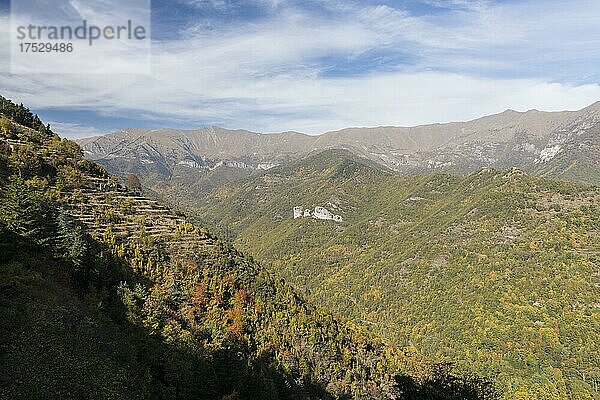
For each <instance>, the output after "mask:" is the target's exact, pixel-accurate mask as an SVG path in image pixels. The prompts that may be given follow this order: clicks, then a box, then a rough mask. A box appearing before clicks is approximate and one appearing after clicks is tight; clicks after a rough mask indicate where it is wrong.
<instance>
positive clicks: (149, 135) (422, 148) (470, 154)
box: [80, 102, 600, 184]
mask: <svg viewBox="0 0 600 400" xmlns="http://www.w3.org/2000/svg"><path fill="white" fill-rule="evenodd" d="M599 133H600V102H597V103H595V104H592V105H591V106H589V107H586V108H584V109H582V110H579V111H565V112H542V111H537V110H530V111H527V112H516V111H512V110H508V111H505V112H503V113H501V114H496V115H491V116H487V117H483V118H479V119H476V120H473V121H468V122H454V123H446V124H432V125H423V126H417V127H409V128H405V127H377V128H348V129H343V130H340V131H335V132H327V133H324V134H322V135H319V136H309V135H305V134H302V133H297V132H285V133H276V134H259V133H254V132H249V131H244V130H235V131H232V130H226V129H223V128H218V127H209V128H203V129H198V130H189V131H186V130H175V129H160V130H142V129H124V130H122V131H119V132H116V133H113V134H110V135H107V136H103V137H95V138H89V139H84V140H81V141H80V144H81V145H82V147H83V149H84V152H85V155H86V157H87V158H88V159H91V160H96V161H99V162H100V163H102V164H103V165H105V166H106V167H107V168H108V169H109V170H110V171H111V172H113V173H117V174H121V175H122V174H124V173H136V174H138V175H140V176H141V177H142V178H147V179H146V181H147V182H149V181H153V182H159V183H167V184H169V183H170V182H171V181H172V180H173V178H174V177H175V180H177V179H176V178H177V176H178V175H181V174H183V175H185V176H194V180H197V179H198V178H199V177H201V176H205V175H206V174H207V173H210V172H211V171H214V170H215V169H219V168H220V167H226V168H227V167H229V168H233V169H235V170H236V171H237V172H239V173H240V174H241V175H243V174H244V173H248V172H251V171H253V170H261V169H269V168H271V167H273V166H276V165H282V164H286V163H288V162H290V161H293V160H296V159H299V158H302V157H304V156H306V155H308V154H311V153H314V152H319V151H322V150H325V149H346V150H349V151H351V152H353V153H355V154H357V155H360V156H362V157H365V158H368V159H371V160H373V161H376V162H378V163H380V164H382V165H384V166H386V167H388V168H390V169H391V170H393V171H395V172H397V173H400V174H408V175H416V174H420V173H425V172H427V173H430V172H448V173H468V172H472V171H475V170H477V169H480V168H483V167H493V168H508V167H519V168H523V169H525V170H527V171H529V172H532V173H535V174H538V175H542V176H547V177H555V178H562V179H566V180H575V181H582V182H586V183H597V182H598V172H597V171H598V170H600V168H599V167H600V164H599V162H600V161H599V160H600V156H599V150H598V149H599V140H598V138H599V137H600V136H599ZM565 169H568V170H567V171H565ZM595 171H596V172H595Z"/></svg>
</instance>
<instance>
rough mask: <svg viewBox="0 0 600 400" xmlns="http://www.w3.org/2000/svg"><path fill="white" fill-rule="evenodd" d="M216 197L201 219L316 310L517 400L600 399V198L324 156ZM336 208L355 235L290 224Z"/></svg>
mask: <svg viewBox="0 0 600 400" xmlns="http://www.w3.org/2000/svg"><path fill="white" fill-rule="evenodd" d="M211 196H212V197H210V198H209V203H211V204H212V206H209V207H202V208H200V209H198V210H196V211H197V213H198V214H199V216H200V218H202V219H203V220H204V221H206V222H207V223H208V225H209V226H215V227H221V228H222V229H225V227H228V228H227V229H230V230H231V231H232V233H233V235H234V236H235V237H236V243H237V244H238V245H239V246H241V247H242V248H245V249H248V250H249V251H252V252H253V253H254V254H256V255H257V256H258V257H259V258H260V259H261V260H264V261H268V262H270V263H272V265H273V270H274V271H277V273H278V274H279V275H280V276H282V277H285V278H286V279H288V280H289V281H290V282H291V283H293V284H294V285H295V286H296V287H298V288H300V289H302V290H303V291H304V293H306V294H307V295H309V296H310V298H312V299H313V300H314V301H315V302H317V303H319V304H322V305H325V306H326V307H329V308H330V309H332V310H334V311H336V312H341V313H343V314H345V315H348V316H350V317H352V318H354V319H356V320H359V321H362V322H363V323H364V324H365V325H367V326H370V327H371V328H372V329H374V330H375V331H377V332H378V333H380V334H382V335H384V336H386V337H388V338H390V339H392V340H394V341H395V342H396V343H397V344H401V345H414V346H416V347H417V348H418V349H419V350H420V351H423V352H424V353H425V354H427V355H429V356H431V357H433V358H434V359H436V360H450V359H452V360H460V361H459V363H460V365H461V366H462V367H464V368H467V367H471V366H472V367H474V368H475V370H476V371H477V372H478V373H480V374H484V375H486V376H490V377H494V378H495V379H496V381H497V382H498V383H499V384H500V385H501V386H502V388H503V389H504V390H506V392H507V395H508V396H511V395H514V396H518V395H523V396H527V395H531V396H538V398H548V399H550V398H566V397H578V398H597V397H598V396H599V395H598V392H597V391H596V390H598V386H597V385H598V381H599V379H600V370H599V369H598V366H599V365H600V359H599V357H598V354H600V349H599V348H598V345H597V344H596V343H598V342H600V310H599V309H598V300H597V299H598V296H599V295H600V293H599V292H600V289H599V287H598V283H600V277H599V276H598V265H599V258H598V249H599V248H600V239H599V238H600V235H599V234H598V230H599V229H600V227H599V219H600V210H599V207H598V203H599V200H600V193H599V191H598V189H595V188H589V187H583V186H578V185H575V184H569V183H558V182H552V181H546V180H542V179H539V178H533V177H529V176H524V175H522V174H521V173H519V171H509V172H497V171H482V172H480V173H476V174H472V175H470V176H467V177H452V176H443V175H436V176H420V177H415V178H401V177H394V176H390V175H387V174H386V173H384V172H382V171H378V170H377V169H375V168H373V167H372V166H368V165H364V164H362V163H361V162H359V161H357V160H356V159H355V158H353V157H351V156H348V155H347V154H344V153H340V152H325V153H322V154H320V155H317V156H315V157H311V158H309V159H306V160H304V161H302V162H300V163H298V164H297V165H294V166H289V167H286V168H282V169H277V170H272V171H270V172H268V173H266V174H263V175H260V176H258V177H255V178H254V179H253V180H252V181H250V182H248V183H247V184H246V185H243V186H241V187H240V186H236V187H223V188H221V189H219V190H218V191H215V192H213V193H212V194H211ZM327 203H330V204H329V208H330V209H333V208H334V207H333V206H331V204H334V205H335V206H337V207H339V209H340V211H339V212H340V213H341V215H343V217H344V218H345V221H344V222H343V223H342V224H334V223H332V222H323V221H315V220H310V219H299V220H293V219H292V218H291V210H292V207H293V206H295V205H303V206H305V207H313V206H315V205H323V206H328V204H327ZM584 377H585V379H584ZM595 385H596V386H595Z"/></svg>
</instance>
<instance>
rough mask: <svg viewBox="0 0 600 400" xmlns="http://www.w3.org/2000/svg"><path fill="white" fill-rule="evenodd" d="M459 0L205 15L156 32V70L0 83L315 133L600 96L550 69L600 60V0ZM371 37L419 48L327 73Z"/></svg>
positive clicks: (92, 104) (42, 102)
mask: <svg viewBox="0 0 600 400" xmlns="http://www.w3.org/2000/svg"><path fill="white" fill-rule="evenodd" d="M454 3H456V4H457V5H459V6H460V7H458V11H456V12H454V11H453V12H451V13H450V14H445V15H444V16H422V17H415V16H413V15H411V14H409V13H408V12H406V11H402V10H396V9H393V8H390V7H387V6H377V7H360V6H357V5H356V4H354V5H353V4H352V3H348V2H346V3H344V4H343V5H340V4H339V3H335V2H333V3H332V7H333V6H337V7H338V8H339V10H340V11H339V14H338V16H337V17H336V18H333V19H331V18H328V19H325V18H319V17H316V16H314V15H310V14H309V13H306V12H302V11H299V10H298V9H296V8H283V10H282V11H281V12H279V13H277V14H276V16H275V17H272V18H269V19H267V20H265V21H262V22H253V23H250V22H248V23H245V24H240V25H236V26H228V27H225V28H223V29H220V30H216V31H215V30H212V31H207V30H204V29H202V27H198V28H197V29H191V30H189V31H188V34H187V36H186V37H185V39H181V40H178V41H175V42H173V41H170V42H157V43H155V44H154V45H153V72H152V75H151V76H149V77H144V76H135V75H112V76H102V75H90V76H78V75H73V76H69V77H64V76H58V75H47V76H35V75H30V76H8V75H0V82H1V83H2V87H3V88H4V89H3V90H4V91H5V94H6V95H7V96H9V97H15V98H17V99H18V100H19V101H23V102H25V103H27V104H29V105H30V106H32V107H34V108H43V107H49V106H51V107H75V108H79V109H81V108H84V109H85V108H89V109H94V110H98V111H100V112H102V113H106V114H121V115H127V114H128V113H129V112H135V113H136V114H147V115H148V116H149V118H160V116H165V118H174V119H180V120H185V121H189V122H190V125H192V124H194V123H195V121H203V122H206V123H217V124H221V125H225V126H227V127H231V128H247V129H253V130H258V131H280V130H292V129H293V130H299V131H305V132H308V133H320V132H323V131H325V130H330V129H337V128H342V127H346V126H350V125H361V126H367V125H414V124H421V123H430V122H441V121H450V120H464V119H468V118H474V117H478V116H481V115H484V114H488V113H493V112H498V111H502V110H504V109H506V108H513V109H520V110H526V109H530V108H537V109H543V110H560V109H577V108H581V107H584V106H586V105H588V104H590V103H592V102H594V101H597V100H599V99H600V86H599V85H598V84H597V83H598V82H592V83H587V84H578V83H577V81H578V80H577V79H562V78H564V76H562V75H561V76H558V77H555V74H556V73H557V72H556V71H555V70H553V68H555V67H553V65H554V64H555V63H556V62H557V61H562V62H565V63H569V60H577V62H573V63H572V67H573V68H575V69H577V68H580V69H581V70H582V71H585V70H589V71H595V69H594V68H596V67H595V66H594V65H592V66H586V65H585V63H586V61H585V60H600V54H599V50H598V47H597V43H598V42H600V29H599V28H598V25H597V22H596V21H595V19H594V17H593V15H594V14H595V15H600V3H592V2H583V1H579V2H578V1H574V2H573V4H572V5H571V6H570V7H569V8H568V9H564V4H563V5H560V4H559V2H556V1H548V2H547V3H546V2H544V4H543V6H541V5H540V3H539V2H522V3H518V4H517V3H511V4H510V5H493V4H491V3H488V2H481V1H478V2H471V1H466V0H464V1H462V0H456V1H454ZM459 3H461V4H459ZM467 3H468V4H467ZM536 4H537V5H536ZM596 4H597V5H596ZM561 9H564V10H562V11H561ZM533 10H535V11H537V13H532V11H533ZM571 30H572V31H573V32H574V33H572V32H571ZM584 32H586V34H585V35H584ZM373 49H384V50H385V51H390V52H407V53H409V54H410V55H411V56H412V58H413V60H412V61H411V64H407V65H399V66H398V68H396V69H395V70H387V72H372V73H365V74H355V75H353V76H349V77H342V78H333V77H327V76H324V75H323V74H322V68H323V64H322V62H321V61H320V58H321V57H337V56H339V57H340V59H343V58H344V57H349V58H352V57H357V56H360V55H361V54H363V53H365V52H368V51H370V50H373ZM537 68H539V70H538V69H537ZM498 70H500V71H505V73H504V74H496V71H498ZM486 71H487V72H490V71H491V72H490V73H489V74H486ZM506 71H507V72H506ZM508 72H510V73H508ZM576 72H578V70H576ZM559 73H562V72H561V71H559ZM590 73H591V74H593V72H590ZM559 78H560V80H559ZM571 78H572V76H571ZM157 125H162V126H164V125H165V124H160V121H157Z"/></svg>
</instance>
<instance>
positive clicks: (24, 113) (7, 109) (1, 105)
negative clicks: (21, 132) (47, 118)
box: [0, 96, 54, 137]
mask: <svg viewBox="0 0 600 400" xmlns="http://www.w3.org/2000/svg"><path fill="white" fill-rule="evenodd" d="M0 115H4V116H5V117H6V118H7V119H9V120H12V121H14V122H16V123H18V124H20V125H23V126H26V127H28V128H31V129H33V130H35V131H37V132H39V133H40V134H42V135H43V136H47V137H51V136H53V135H54V133H53V132H52V130H51V129H50V125H44V123H43V122H42V121H41V120H40V118H39V117H38V116H37V115H36V114H33V113H32V112H31V111H30V110H29V108H27V107H25V106H23V104H19V105H17V104H15V103H13V102H12V101H10V100H8V99H6V98H4V97H2V96H0ZM5 126H6V125H4V124H2V125H0V128H2V132H3V133H4V127H5ZM8 130H9V129H7V131H8Z"/></svg>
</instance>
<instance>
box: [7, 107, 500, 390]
mask: <svg viewBox="0 0 600 400" xmlns="http://www.w3.org/2000/svg"><path fill="white" fill-rule="evenodd" d="M2 101H3V105H2V114H3V117H2V131H1V132H0V139H1V140H0V322H1V323H0V398H6V399H48V398H56V399H86V398H90V399H91V398H107V399H120V398H123V399H125V398H127V399H136V398H140V399H344V398H347V399H352V398H355V399H493V398H496V397H497V393H496V391H495V389H494V388H493V386H492V385H491V384H490V383H488V382H487V381H485V380H483V379H481V378H479V377H477V376H475V375H473V374H471V373H463V372H461V373H459V372H457V371H456V369H455V368H454V367H453V366H452V365H450V364H448V363H439V364H432V363H430V362H428V361H427V360H426V359H425V358H424V357H423V356H422V355H420V354H419V352H417V351H416V350H415V349H414V347H411V346H406V347H394V346H390V345H386V344H385V343H384V342H382V341H381V340H379V339H377V338H376V337H375V336H373V335H372V334H371V333H368V332H367V331H366V330H365V329H363V328H362V327H360V326H359V325H358V324H356V323H354V322H352V321H351V320H347V319H338V318H335V317H333V316H332V315H330V314H329V313H328V312H325V311H323V310H322V309H319V308H317V307H315V306H313V305H312V304H310V303H309V302H307V301H306V300H304V298H303V297H302V296H300V295H298V294H297V293H296V292H295V290H294V289H293V288H292V287H291V286H290V285H288V284H287V283H286V282H285V281H283V280H280V279H276V278H274V277H273V275H271V274H270V273H269V272H268V271H267V270H265V269H264V268H263V267H261V265H259V264H258V263H257V262H255V261H254V260H253V259H252V257H249V256H247V255H244V254H242V253H240V252H239V251H237V250H236V249H235V248H234V247H232V246H231V245H229V244H227V243H226V242H223V241H221V240H219V239H218V238H217V237H215V236H213V235H211V234H210V233H209V232H208V231H207V230H206V229H201V228H199V227H197V226H194V225H192V224H191V223H189V222H188V221H187V220H186V219H185V217H183V216H181V215H177V214H176V213H172V212H171V211H170V210H168V209H167V208H165V207H163V206H161V205H159V204H158V203H155V202H153V201H151V200H149V199H146V198H143V197H140V196H139V194H138V193H137V192H138V191H139V188H138V187H137V184H134V185H133V186H136V187H133V188H129V189H128V188H127V187H126V186H125V185H122V184H120V183H119V182H118V181H117V180H116V179H115V178H112V177H110V176H109V175H108V174H107V173H106V172H105V171H104V170H103V169H102V168H101V167H100V166H98V165H97V164H94V163H92V162H89V161H86V160H84V159H83V158H82V152H81V149H80V148H79V147H78V146H77V145H76V144H75V143H73V142H70V141H68V140H62V139H60V138H59V137H58V136H56V135H55V134H53V133H52V132H51V131H50V129H49V128H48V127H46V126H44V125H43V124H42V123H41V121H39V124H38V120H39V119H38V118H37V117H35V116H34V115H33V114H31V112H30V111H29V110H27V109H25V108H24V107H22V106H15V105H14V104H12V103H10V102H9V101H7V100H4V99H2ZM131 181H132V182H134V183H135V179H133V178H132V179H131Z"/></svg>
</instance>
